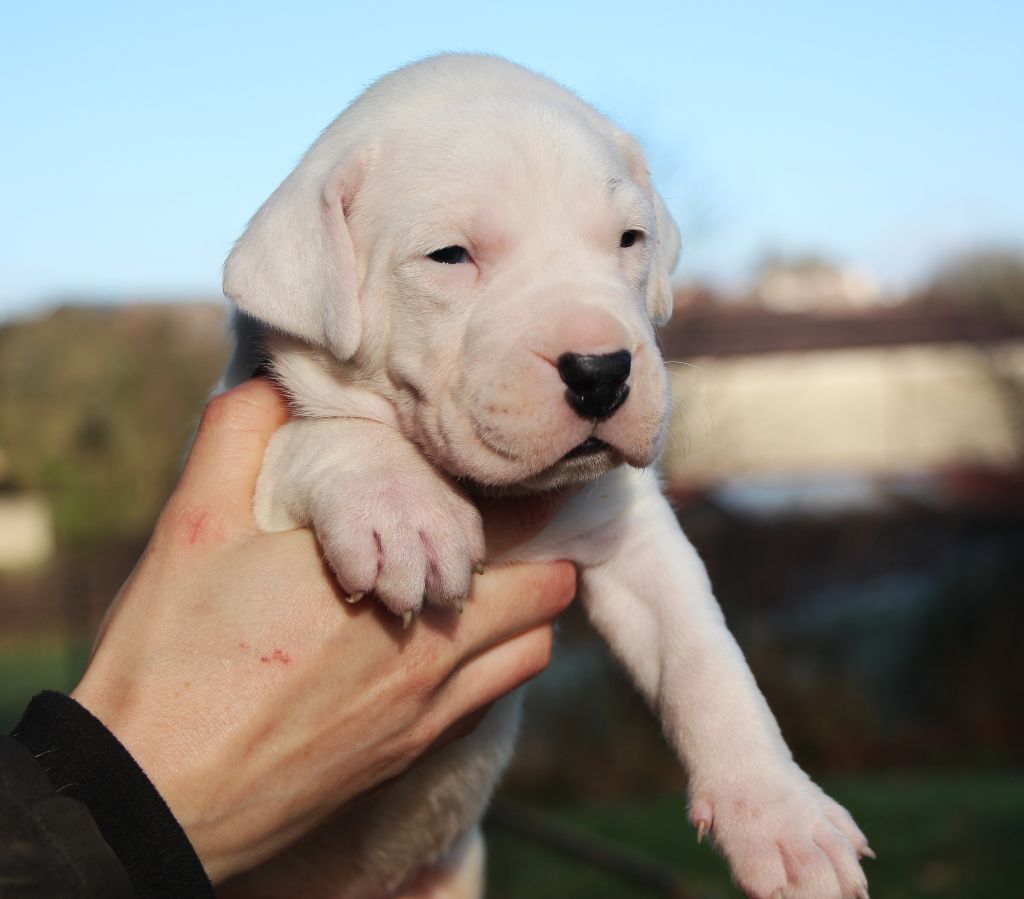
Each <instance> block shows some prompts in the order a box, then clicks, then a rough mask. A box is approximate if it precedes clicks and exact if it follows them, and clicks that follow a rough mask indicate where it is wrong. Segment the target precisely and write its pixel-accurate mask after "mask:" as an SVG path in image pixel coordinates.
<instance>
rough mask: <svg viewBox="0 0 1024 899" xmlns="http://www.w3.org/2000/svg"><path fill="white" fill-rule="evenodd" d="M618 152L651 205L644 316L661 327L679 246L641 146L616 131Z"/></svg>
mask: <svg viewBox="0 0 1024 899" xmlns="http://www.w3.org/2000/svg"><path fill="white" fill-rule="evenodd" d="M616 139H617V140H618V143H619V149H620V150H621V151H622V155H623V157H624V159H625V161H626V166H627V168H628V169H629V174H630V176H631V177H632V178H633V180H634V181H635V182H636V183H637V184H639V185H641V186H642V187H643V188H644V189H645V190H646V191H647V193H648V196H649V197H650V198H651V202H652V203H653V204H654V230H655V234H654V253H653V258H652V259H651V273H650V275H649V276H648V278H647V316H648V317H649V318H650V320H651V321H652V322H653V323H654V324H655V325H663V324H665V322H667V321H668V320H669V319H670V318H671V317H672V282H671V279H670V277H669V276H670V275H671V274H672V270H673V269H674V268H675V267H676V263H677V262H678V261H679V250H680V248H681V246H682V244H681V242H680V239H679V228H678V227H676V223H675V221H673V219H672V216H671V214H670V213H669V211H668V207H667V206H666V205H665V201H664V200H663V199H662V198H661V195H660V194H659V193H658V192H657V191H656V190H655V189H654V186H653V185H652V184H651V176H650V173H649V172H648V171H647V160H646V159H644V154H643V151H642V150H641V149H640V145H639V144H638V143H637V142H636V141H635V140H634V139H633V138H632V137H631V136H630V135H628V134H626V133H625V132H624V131H618V130H617V129H616Z"/></svg>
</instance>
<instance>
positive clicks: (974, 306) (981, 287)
mask: <svg viewBox="0 0 1024 899" xmlns="http://www.w3.org/2000/svg"><path fill="white" fill-rule="evenodd" d="M910 299H911V301H916V302H918V303H921V304H923V305H926V306H932V307H934V308H938V309H942V308H946V309H949V308H952V309H970V310H974V311H977V312H981V313H988V314H990V315H998V316H1001V317H1005V318H1009V319H1014V320H1017V321H1022V320H1024V251H1020V250H1013V249H1000V248H983V249H978V250H973V251H971V252H969V253H965V254H963V255H961V256H959V257H956V258H954V259H952V260H951V261H949V262H947V263H945V264H944V265H942V266H941V267H940V268H939V269H938V270H937V271H936V272H935V273H934V274H933V275H932V276H931V278H930V279H928V281H927V282H926V283H925V286H924V287H923V288H921V289H920V290H918V291H917V292H916V293H915V294H913V295H912V296H911V298H910Z"/></svg>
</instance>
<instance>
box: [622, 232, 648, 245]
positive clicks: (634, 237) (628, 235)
mask: <svg viewBox="0 0 1024 899" xmlns="http://www.w3.org/2000/svg"><path fill="white" fill-rule="evenodd" d="M641 237H643V233H642V232H640V231H636V230H629V231H623V232H622V237H620V238H619V246H620V247H631V246H633V244H635V243H636V242H637V241H638V240H639V239H640V238H641Z"/></svg>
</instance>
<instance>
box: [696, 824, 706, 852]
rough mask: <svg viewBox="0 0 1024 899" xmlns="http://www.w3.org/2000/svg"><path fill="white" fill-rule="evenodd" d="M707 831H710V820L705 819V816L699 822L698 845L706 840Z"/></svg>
mask: <svg viewBox="0 0 1024 899" xmlns="http://www.w3.org/2000/svg"><path fill="white" fill-rule="evenodd" d="M707 832H708V822H707V821H705V820H704V819H703V818H701V820H700V821H698V822H697V845H698V846H699V845H700V844H701V843H702V842H704V834H706V833H707Z"/></svg>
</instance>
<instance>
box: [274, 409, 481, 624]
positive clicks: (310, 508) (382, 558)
mask: <svg viewBox="0 0 1024 899" xmlns="http://www.w3.org/2000/svg"><path fill="white" fill-rule="evenodd" d="M255 514H256V521H257V523H258V524H259V526H260V527H262V528H263V529H264V530H268V531H279V530H288V529H290V528H293V527H300V526H308V527H311V528H312V529H313V530H314V531H315V532H316V535H317V539H318V540H319V541H320V546H321V548H322V549H323V552H324V556H325V557H326V558H327V560H328V562H329V563H330V564H331V566H332V568H333V569H334V572H335V574H336V575H337V577H338V581H339V583H340V584H341V586H342V587H343V588H344V589H345V591H346V592H347V593H348V594H349V596H350V597H352V598H353V600H352V601H355V599H359V598H361V597H362V595H363V594H365V593H370V592H373V593H374V594H375V595H376V596H377V598H378V599H380V601H381V602H383V603H384V604H385V605H386V606H387V607H388V608H389V609H391V611H393V612H394V613H395V614H397V615H401V616H402V617H403V618H404V620H405V622H406V624H408V622H409V619H410V618H411V616H412V614H413V613H415V612H416V611H417V610H418V609H419V608H420V606H421V605H422V603H423V601H424V599H426V600H427V601H429V602H433V603H437V604H440V605H448V606H454V607H459V606H460V605H461V603H462V600H463V599H464V598H465V596H466V595H467V594H468V593H469V586H470V578H471V576H472V573H473V568H474V567H475V566H477V565H479V564H480V563H481V562H482V560H483V557H484V541H483V530H482V527H481V523H480V516H479V513H478V512H477V511H476V508H475V507H474V506H473V504H472V503H471V502H470V501H469V500H468V499H467V498H466V497H465V496H464V495H463V494H462V493H461V492H460V491H459V490H458V488H457V487H456V486H455V485H454V484H453V483H452V482H451V481H449V480H448V479H447V478H445V477H443V476H442V475H441V474H440V473H439V472H438V471H437V470H436V469H434V468H433V467H432V466H431V465H430V464H429V463H428V462H427V461H426V460H425V459H424V458H423V456H422V455H421V454H420V453H419V451H418V450H417V449H416V448H415V447H414V446H413V445H412V444H411V443H409V441H408V440H406V439H405V438H404V437H403V436H402V435H401V434H399V433H398V432H397V431H395V430H394V429H392V428H390V427H388V426H387V425H384V424H381V423H379V422H375V421H370V420H368V419H360V418H331V419H296V420H294V421H291V422H289V423H288V424H286V425H285V426H284V427H283V428H281V429H280V430H279V431H278V432H277V433H276V434H275V435H274V438H273V440H272V441H271V443H270V446H269V447H268V448H267V454H266V457H265V459H264V463H263V470H262V472H261V474H260V479H259V483H258V485H257V488H256V500H255Z"/></svg>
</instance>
